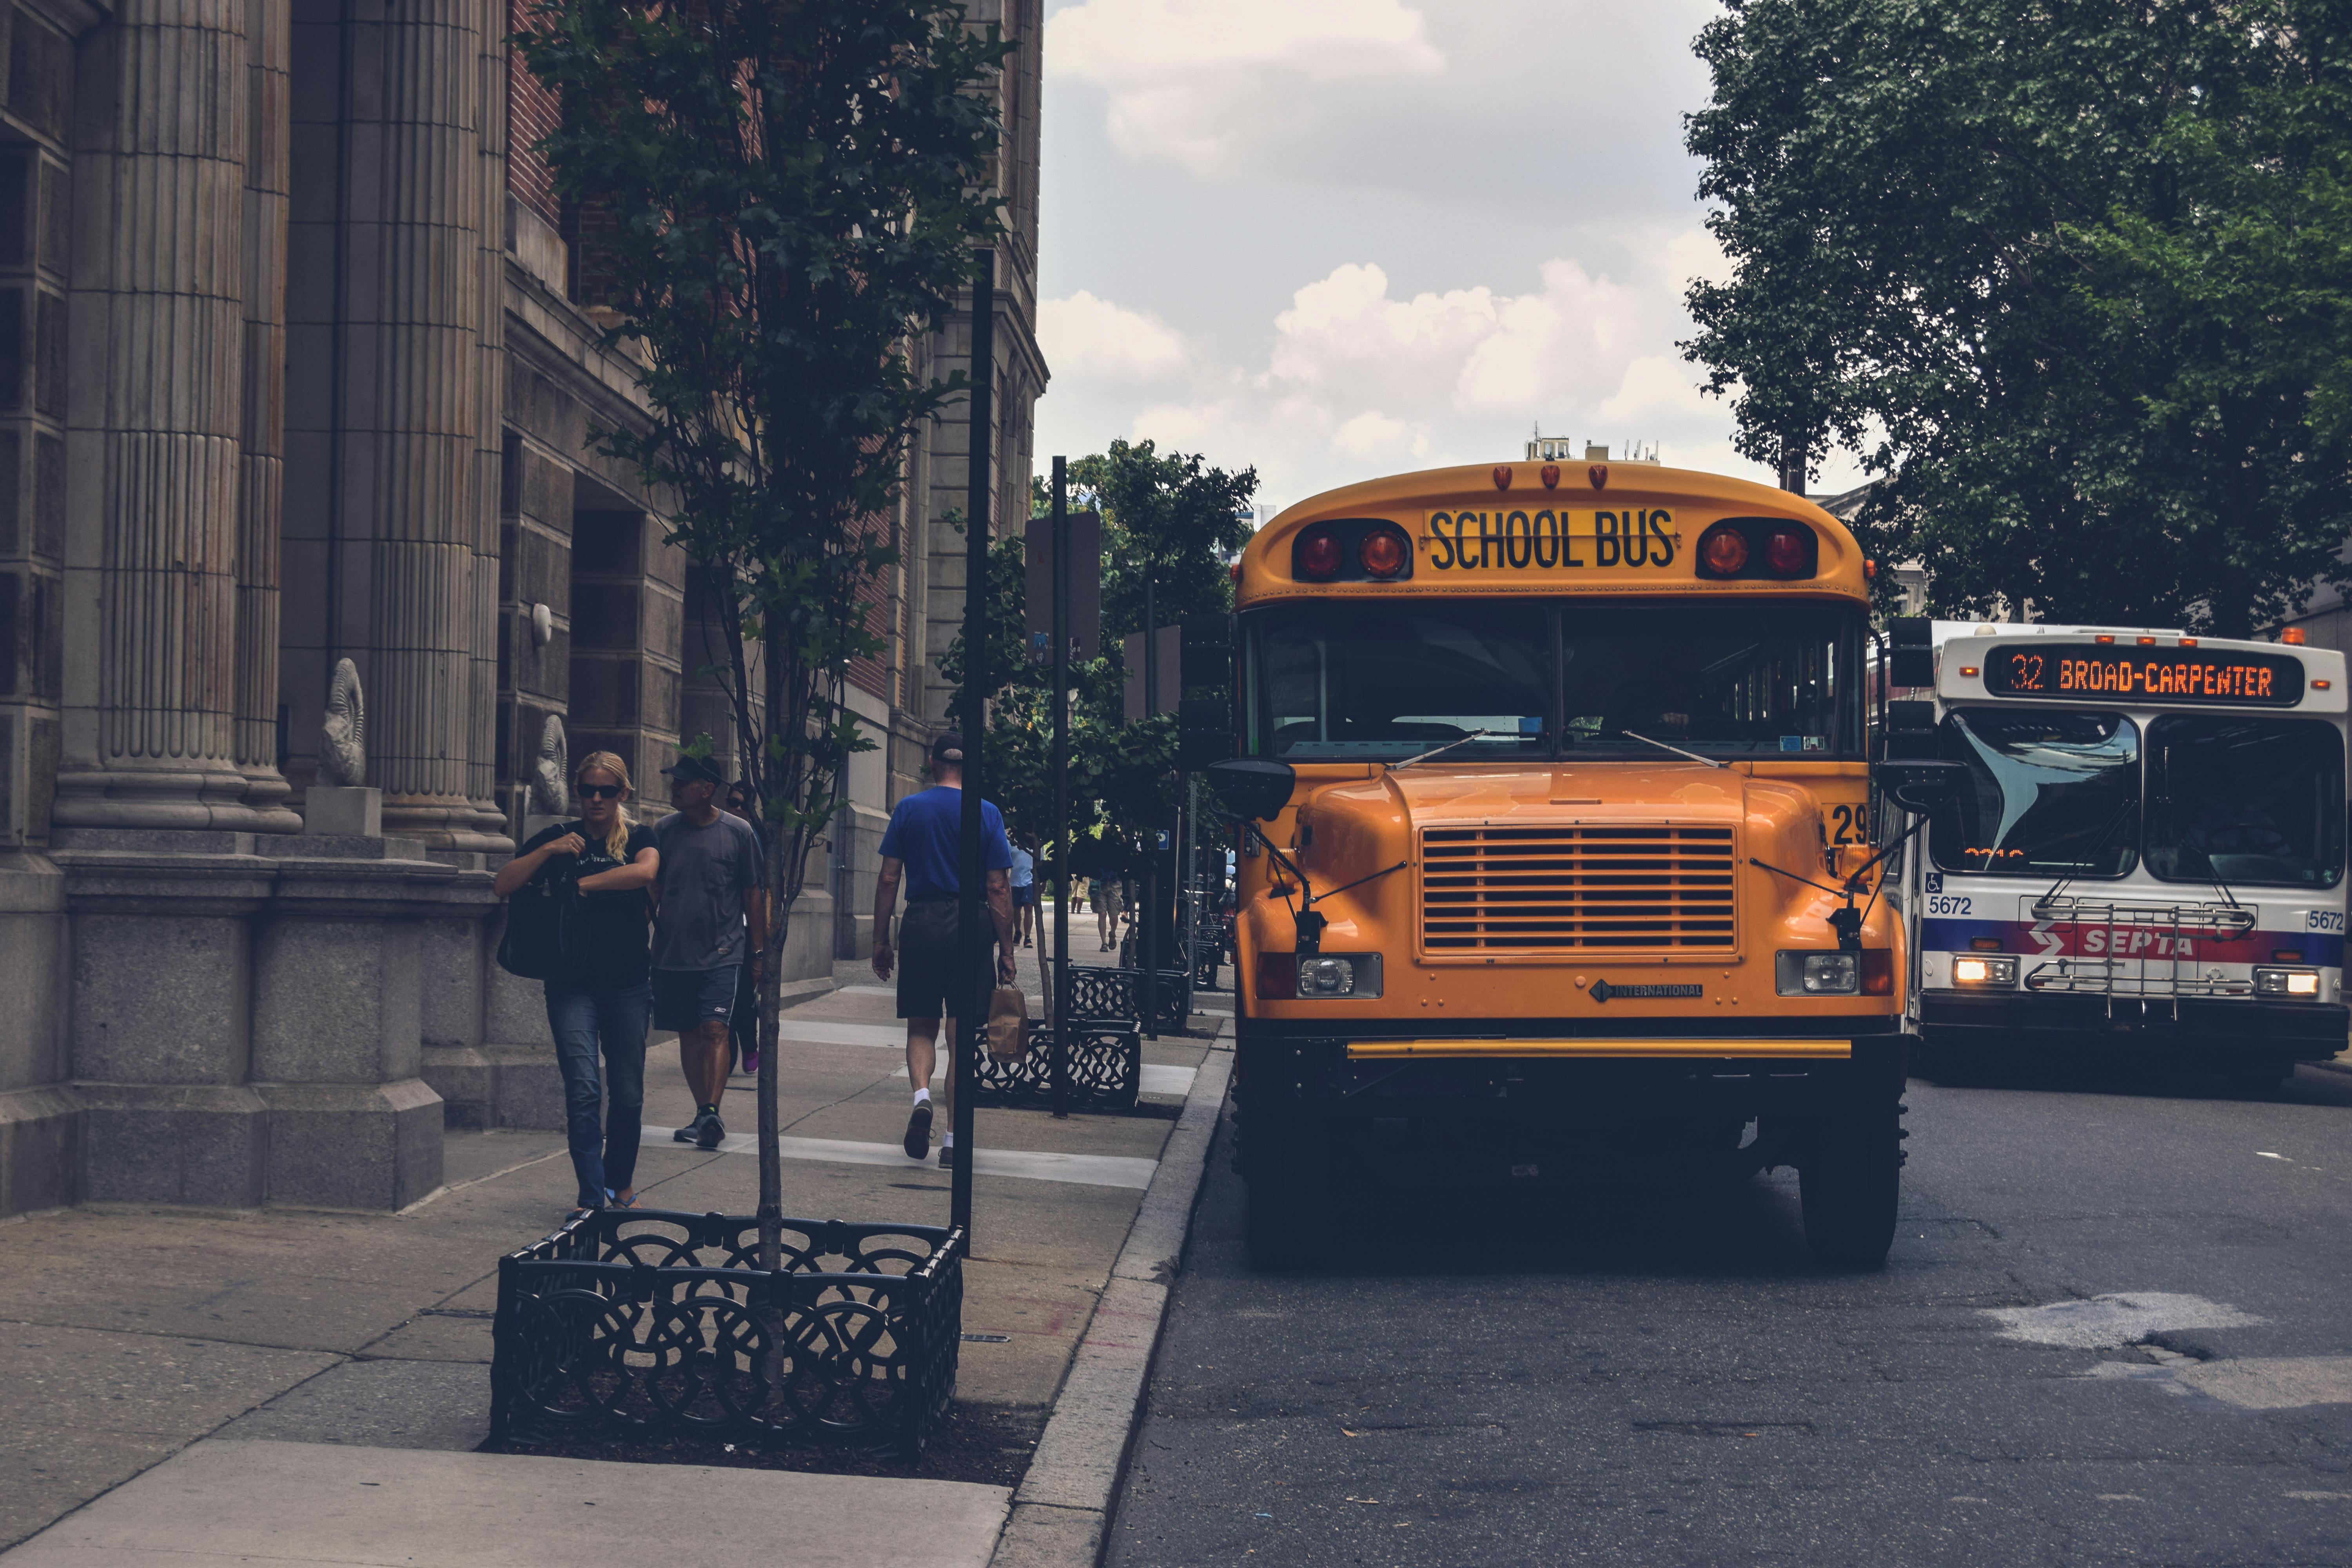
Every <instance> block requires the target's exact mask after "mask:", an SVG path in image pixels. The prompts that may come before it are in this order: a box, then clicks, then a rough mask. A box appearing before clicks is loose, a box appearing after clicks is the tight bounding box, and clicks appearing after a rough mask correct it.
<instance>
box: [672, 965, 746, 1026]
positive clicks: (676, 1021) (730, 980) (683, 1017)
mask: <svg viewBox="0 0 2352 1568" xmlns="http://www.w3.org/2000/svg"><path fill="white" fill-rule="evenodd" d="M742 967H743V966H742V965H741V964H739V963H730V964H729V965H728V966H727V967H726V968H724V969H656V970H655V971H654V1027H655V1028H656V1029H676V1030H677V1032H678V1033H679V1034H681V1035H683V1034H685V1033H687V1032H688V1030H690V1029H696V1028H699V1027H700V1026H703V1025H704V1024H723V1023H725V1022H726V1021H727V1019H728V1018H729V1016H730V1015H732V1014H733V1013H734V1011H735V977H736V976H737V975H738V974H739V973H741V972H742Z"/></svg>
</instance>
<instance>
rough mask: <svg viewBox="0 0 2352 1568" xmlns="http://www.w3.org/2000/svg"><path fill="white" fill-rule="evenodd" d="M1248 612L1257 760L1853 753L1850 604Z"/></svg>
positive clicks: (1567, 603) (1353, 605)
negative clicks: (1663, 751) (1443, 754)
mask: <svg viewBox="0 0 2352 1568" xmlns="http://www.w3.org/2000/svg"><path fill="white" fill-rule="evenodd" d="M1245 624H1246V625H1247V626H1248V628H1249V647H1250V650H1251V657H1252V658H1253V661H1254V664H1255V679H1254V681H1253V682H1252V684H1251V686H1250V688H1249V692H1250V704H1251V714H1250V731H1251V742H1252V749H1253V750H1254V751H1255V752H1256V753H1257V754H1259V755H1264V756H1277V757H1285V758H1288V759H1290V760H1292V761H1296V762H1312V761H1318V760H1329V761H1356V760H1364V761H1380V762H1401V761H1402V760H1404V759H1405V758H1408V757H1412V756H1415V755H1418V754H1420V753H1422V752H1428V751H1433V750H1434V749H1436V748H1437V747H1440V746H1446V745H1453V746H1454V750H1453V751H1452V752H1450V753H1449V756H1450V757H1451V758H1453V759H1454V760H1460V761H1482V760H1483V761H1495V760H1507V759H1520V758H1537V757H1543V758H1549V757H1553V756H1559V755H1562V754H1576V755H1589V756H1603V755H1605V756H1609V757H1612V758H1625V757H1634V756H1640V757H1646V758H1649V759H1652V760H1655V759H1656V757H1657V756H1658V755H1659V752H1658V748H1657V747H1656V746H1655V745H1654V744H1650V743H1648V742H1664V743H1665V744H1666V745H1668V746H1672V747H1678V748H1682V749H1684V750H1687V751H1694V752H1703V753H1707V754H1721V755H1726V756H1738V755H1752V754H1757V753H1775V754H1777V753H1780V752H1799V753H1811V754H1813V755H1816V756H1822V757H1832V756H1848V757H1851V756H1855V755H1859V754H1860V752H1861V750H1862V713H1861V700H1860V685H1859V682H1858V681H1857V680H1856V679H1855V672H1856V671H1857V670H1858V669H1859V668H1860V656H1861V636H1862V625H1861V617H1860V616H1859V615H1858V614H1856V613H1855V612H1853V611H1851V610H1847V609H1843V608H1840V607H1835V606H1831V605H1811V604H1803V603H1788V602H1775V603H1769V604H1765V603H1748V604H1742V603H1736V602H1735V603H1727V602H1725V601H1723V600H1719V599H1718V600H1714V601H1710V602H1706V603H1692V602H1689V601H1679V602H1677V601H1642V602H1618V603H1612V604H1597V603H1594V602H1592V601H1591V600H1577V599H1563V600H1557V601H1550V602H1545V601H1536V600H1526V599H1518V600H1503V601H1495V602H1464V601H1449V602H1445V603H1442V604H1441V603H1432V602H1428V601H1421V602H1412V603H1406V602H1390V603H1368V602H1365V601H1361V600H1357V601H1347V602H1337V603H1323V604H1314V605H1281V606H1278V607H1276V608H1271V609H1267V610H1264V611H1260V612H1256V613H1254V614H1252V615H1251V616H1248V617H1246V622H1245ZM1637 736H1639V737H1643V738H1644V739H1635V738H1634V737H1637ZM1456 742H1459V743H1458V744H1456Z"/></svg>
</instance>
